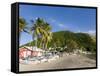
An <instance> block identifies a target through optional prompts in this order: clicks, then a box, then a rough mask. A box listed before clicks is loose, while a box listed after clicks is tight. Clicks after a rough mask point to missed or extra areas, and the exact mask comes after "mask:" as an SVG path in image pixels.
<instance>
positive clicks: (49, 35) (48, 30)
mask: <svg viewBox="0 0 100 76" xmlns="http://www.w3.org/2000/svg"><path fill="white" fill-rule="evenodd" d="M51 29H52V28H51V26H50V25H49V24H48V23H45V26H44V30H45V31H46V34H45V36H44V42H45V49H47V46H48V43H49V42H50V41H51V39H52V32H51Z"/></svg>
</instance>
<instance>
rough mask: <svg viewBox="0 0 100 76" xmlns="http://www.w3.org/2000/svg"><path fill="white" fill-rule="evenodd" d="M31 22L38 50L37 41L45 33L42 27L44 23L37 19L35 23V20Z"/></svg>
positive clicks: (33, 37)
mask: <svg viewBox="0 0 100 76" xmlns="http://www.w3.org/2000/svg"><path fill="white" fill-rule="evenodd" d="M31 22H32V27H31V35H32V39H33V41H34V40H35V47H36V48H37V39H38V37H39V36H40V35H41V34H42V32H43V29H42V26H43V22H44V21H43V20H42V19H40V18H37V19H36V21H35V22H34V21H33V20H32V21H31Z"/></svg>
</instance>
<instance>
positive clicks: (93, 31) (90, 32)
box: [87, 30, 96, 34]
mask: <svg viewBox="0 0 100 76" xmlns="http://www.w3.org/2000/svg"><path fill="white" fill-rule="evenodd" d="M87 33H89V34H95V33H96V32H95V30H89V31H88V32H87Z"/></svg>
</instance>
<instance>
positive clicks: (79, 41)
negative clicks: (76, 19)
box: [23, 31, 96, 52]
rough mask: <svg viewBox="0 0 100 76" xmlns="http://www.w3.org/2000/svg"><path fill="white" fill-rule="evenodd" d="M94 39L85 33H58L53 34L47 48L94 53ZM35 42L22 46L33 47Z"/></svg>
mask: <svg viewBox="0 0 100 76" xmlns="http://www.w3.org/2000/svg"><path fill="white" fill-rule="evenodd" d="M95 40H96V39H95V38H93V37H91V36H90V35H89V34H87V33H74V32H70V31H58V32H53V36H52V40H51V42H49V43H48V46H47V47H48V48H50V47H52V48H55V47H62V48H64V47H66V46H67V49H69V50H73V49H83V50H85V51H91V52H95V51H96V41H95ZM39 44H40V39H38V40H37V46H38V47H39ZM33 45H35V41H33V42H29V43H27V44H25V45H23V46H33Z"/></svg>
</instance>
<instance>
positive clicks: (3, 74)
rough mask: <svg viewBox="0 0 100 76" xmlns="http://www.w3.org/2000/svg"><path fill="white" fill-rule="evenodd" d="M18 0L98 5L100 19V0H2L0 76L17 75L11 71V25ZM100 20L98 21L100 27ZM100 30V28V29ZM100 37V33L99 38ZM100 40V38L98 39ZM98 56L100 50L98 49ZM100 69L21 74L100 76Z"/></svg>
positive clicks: (33, 75)
mask: <svg viewBox="0 0 100 76" xmlns="http://www.w3.org/2000/svg"><path fill="white" fill-rule="evenodd" d="M16 1H26V2H37V3H38V2H40V3H52V4H65V5H81V6H84V5H86V6H97V7H98V9H99V11H98V13H99V15H98V21H100V0H1V1H0V76H16V74H14V73H11V72H10V55H11V54H10V53H11V50H10V42H11V40H10V35H11V34H10V30H11V29H10V27H11V15H10V14H11V7H10V4H11V3H13V2H16ZM99 25H100V22H98V28H99ZM98 32H100V30H98ZM99 38H100V34H99V36H98V39H99ZM98 42H99V40H98ZM98 48H99V47H98ZM99 50H100V48H99ZM98 58H100V52H99V51H98ZM98 63H100V60H98ZM99 67H100V64H99ZM99 71H100V68H99V69H94V70H93V69H91V70H76V71H62V72H43V73H30V74H21V75H19V76H47V75H48V76H53V75H56V76H98V75H99Z"/></svg>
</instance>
